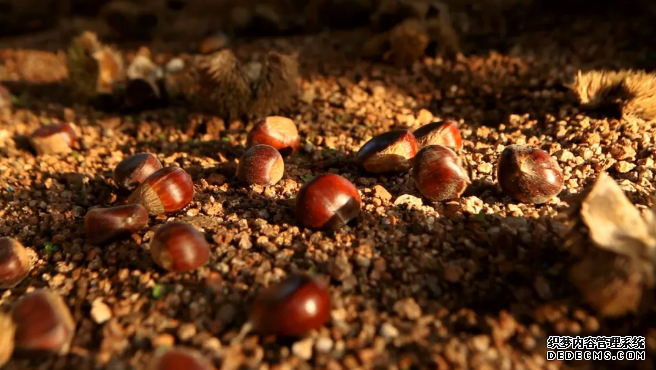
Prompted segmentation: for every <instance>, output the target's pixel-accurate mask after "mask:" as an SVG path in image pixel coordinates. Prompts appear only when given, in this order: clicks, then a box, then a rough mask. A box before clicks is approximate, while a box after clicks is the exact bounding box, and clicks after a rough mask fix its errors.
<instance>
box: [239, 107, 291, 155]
mask: <svg viewBox="0 0 656 370" xmlns="http://www.w3.org/2000/svg"><path fill="white" fill-rule="evenodd" d="M257 144H266V145H271V146H272V147H274V148H276V149H278V150H279V151H280V154H282V155H283V156H288V155H291V154H293V153H294V152H296V149H297V148H298V144H299V141H298V130H297V129H296V125H295V124H294V121H292V120H291V119H289V118H287V117H280V116H271V117H267V118H264V119H262V120H259V121H257V122H256V123H255V126H253V129H251V131H250V132H249V133H248V138H247V142H246V145H247V146H248V147H251V146H253V145H257Z"/></svg>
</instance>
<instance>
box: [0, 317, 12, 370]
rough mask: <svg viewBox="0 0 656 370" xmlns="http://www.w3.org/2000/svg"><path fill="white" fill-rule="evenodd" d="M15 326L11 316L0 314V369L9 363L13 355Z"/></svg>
mask: <svg viewBox="0 0 656 370" xmlns="http://www.w3.org/2000/svg"><path fill="white" fill-rule="evenodd" d="M15 334H16V324H14V320H12V318H11V315H9V314H6V313H4V312H0V369H1V368H2V367H3V366H4V365H5V364H6V363H7V361H9V359H10V358H11V355H12V354H13V353H14V335H15Z"/></svg>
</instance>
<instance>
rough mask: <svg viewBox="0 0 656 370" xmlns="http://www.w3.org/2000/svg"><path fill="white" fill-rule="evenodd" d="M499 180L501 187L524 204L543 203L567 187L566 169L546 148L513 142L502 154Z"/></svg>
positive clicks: (498, 168) (498, 167)
mask: <svg viewBox="0 0 656 370" xmlns="http://www.w3.org/2000/svg"><path fill="white" fill-rule="evenodd" d="M497 180H498V181H499V186H500V187H501V190H502V191H503V192H504V193H505V194H506V195H508V196H510V197H512V198H513V199H515V200H518V201H520V202H523V203H533V204H541V203H546V202H547V201H549V200H550V199H551V198H553V197H555V196H556V195H558V193H560V192H561V190H563V183H564V180H563V172H562V170H561V169H560V166H558V162H556V160H555V159H554V158H552V157H551V156H550V155H549V153H547V152H546V151H544V150H541V149H537V148H531V147H529V146H524V145H509V146H507V147H506V148H505V149H504V150H503V152H501V156H500V157H499V162H498V164H497Z"/></svg>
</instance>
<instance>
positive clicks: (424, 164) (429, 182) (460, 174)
mask: <svg viewBox="0 0 656 370" xmlns="http://www.w3.org/2000/svg"><path fill="white" fill-rule="evenodd" d="M412 177H413V179H414V180H415V185H417V189H418V190H419V192H420V193H421V194H422V195H423V196H425V197H426V198H428V199H429V200H431V201H433V202H440V201H443V200H449V199H456V198H459V197H460V196H461V195H462V193H464V192H465V190H466V189H467V186H469V184H471V174H470V173H469V165H468V163H467V160H466V158H464V157H463V156H460V155H458V154H457V153H456V152H454V151H453V150H451V149H449V148H447V147H445V146H443V145H429V146H427V147H424V148H422V149H421V150H420V151H419V152H418V153H417V156H416V157H415V159H414V161H413V166H412Z"/></svg>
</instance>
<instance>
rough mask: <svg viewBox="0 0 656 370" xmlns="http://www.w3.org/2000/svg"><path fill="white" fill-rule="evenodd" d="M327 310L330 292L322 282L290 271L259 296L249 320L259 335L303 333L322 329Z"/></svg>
mask: <svg viewBox="0 0 656 370" xmlns="http://www.w3.org/2000/svg"><path fill="white" fill-rule="evenodd" d="M330 310H331V300H330V293H329V292H328V289H327V288H326V285H325V284H324V282H323V281H321V280H319V279H317V278H315V277H312V276H310V275H307V274H292V275H290V276H288V277H287V278H285V279H284V280H283V281H282V282H280V283H278V284H277V285H275V286H273V287H271V288H269V289H266V290H264V291H263V292H261V293H260V294H259V295H258V297H257V298H256V300H255V301H254V303H253V306H252V309H251V313H250V322H251V323H252V325H253V328H254V329H255V330H256V331H257V332H259V333H262V334H275V335H278V336H302V335H305V334H307V333H308V332H310V331H312V330H316V329H319V328H321V327H322V326H323V325H324V324H325V323H326V322H327V321H328V319H329V318H330Z"/></svg>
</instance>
